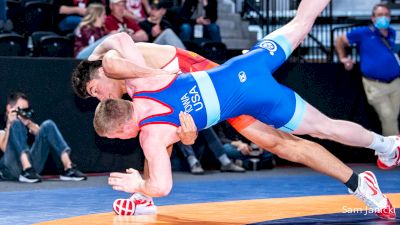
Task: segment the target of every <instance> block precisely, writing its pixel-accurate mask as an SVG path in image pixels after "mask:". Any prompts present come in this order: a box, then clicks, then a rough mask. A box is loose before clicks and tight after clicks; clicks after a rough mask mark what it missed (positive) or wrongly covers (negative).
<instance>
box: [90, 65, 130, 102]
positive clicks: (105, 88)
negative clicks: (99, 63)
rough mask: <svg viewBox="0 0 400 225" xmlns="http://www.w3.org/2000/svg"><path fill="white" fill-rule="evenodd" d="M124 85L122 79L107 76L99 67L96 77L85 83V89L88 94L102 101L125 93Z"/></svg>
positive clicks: (119, 96) (118, 97)
mask: <svg viewBox="0 0 400 225" xmlns="http://www.w3.org/2000/svg"><path fill="white" fill-rule="evenodd" d="M124 87H125V82H124V81H122V80H115V79H111V78H108V77H107V76H106V75H105V74H104V71H103V68H99V71H98V75H97V77H96V78H94V79H92V80H90V81H89V82H88V83H87V85H86V90H87V92H88V93H89V95H90V96H92V97H95V98H97V99H99V100H100V101H103V100H106V99H109V98H111V99H120V98H121V97H122V95H123V94H124V93H125V90H124Z"/></svg>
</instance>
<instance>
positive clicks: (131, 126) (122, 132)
mask: <svg viewBox="0 0 400 225" xmlns="http://www.w3.org/2000/svg"><path fill="white" fill-rule="evenodd" d="M138 134H139V127H138V126H137V123H136V122H135V120H133V119H132V120H131V121H129V122H127V123H126V124H124V125H121V127H120V128H119V129H117V130H115V131H113V132H110V133H108V134H106V137H107V138H119V139H131V138H135V137H137V136H138Z"/></svg>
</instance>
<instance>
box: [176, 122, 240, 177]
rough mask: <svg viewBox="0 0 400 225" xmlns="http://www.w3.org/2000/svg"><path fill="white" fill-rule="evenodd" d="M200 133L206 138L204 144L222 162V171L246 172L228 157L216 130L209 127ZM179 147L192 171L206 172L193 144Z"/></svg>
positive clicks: (197, 172) (194, 172)
mask: <svg viewBox="0 0 400 225" xmlns="http://www.w3.org/2000/svg"><path fill="white" fill-rule="evenodd" d="M199 135H201V136H202V138H203V139H204V142H205V143H204V144H206V145H207V146H208V147H209V149H210V150H211V151H212V153H213V154H214V156H215V157H216V158H217V160H218V161H219V162H220V163H221V167H220V170H221V172H245V171H246V170H245V169H243V168H242V167H241V166H238V165H236V164H235V163H234V162H232V160H231V159H230V158H229V157H228V155H227V154H226V152H225V149H224V147H223V144H222V143H221V141H220V139H219V138H218V136H217V134H216V133H215V132H214V130H213V129H212V128H208V129H205V130H202V131H200V133H199ZM178 147H179V148H180V150H181V151H182V153H183V155H184V156H185V157H186V160H187V161H188V163H189V166H190V171H191V173H193V174H202V173H203V172H204V170H203V168H202V166H201V164H200V162H199V160H198V159H197V157H196V154H195V152H194V150H193V148H192V146H187V145H181V144H179V145H178Z"/></svg>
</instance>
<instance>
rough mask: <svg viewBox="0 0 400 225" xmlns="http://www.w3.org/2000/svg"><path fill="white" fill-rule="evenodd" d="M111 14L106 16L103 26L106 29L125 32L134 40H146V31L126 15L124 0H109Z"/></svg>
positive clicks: (147, 38)
mask: <svg viewBox="0 0 400 225" xmlns="http://www.w3.org/2000/svg"><path fill="white" fill-rule="evenodd" d="M110 10H111V14H110V15H109V16H107V18H106V21H105V27H106V29H107V30H108V31H110V32H111V31H116V32H126V33H127V34H129V36H131V38H132V40H134V41H144V42H145V41H148V40H149V37H148V36H147V34H146V32H144V30H142V29H141V28H140V26H139V25H138V24H137V22H136V21H135V20H134V19H132V18H130V17H127V16H126V10H127V9H126V0H110Z"/></svg>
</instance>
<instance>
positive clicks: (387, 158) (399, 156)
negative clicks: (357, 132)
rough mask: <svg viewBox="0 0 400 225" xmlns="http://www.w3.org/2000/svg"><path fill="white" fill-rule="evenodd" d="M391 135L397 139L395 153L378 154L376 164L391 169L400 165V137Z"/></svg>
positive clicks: (384, 168) (381, 167)
mask: <svg viewBox="0 0 400 225" xmlns="http://www.w3.org/2000/svg"><path fill="white" fill-rule="evenodd" d="M391 137H392V138H394V139H395V144H394V145H395V149H394V153H393V154H390V155H387V154H386V155H383V154H378V161H377V163H376V164H377V165H378V167H379V168H380V169H383V170H390V169H393V168H395V167H397V166H399V165H400V137H399V136H391Z"/></svg>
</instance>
